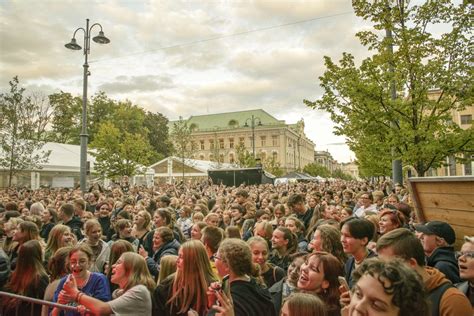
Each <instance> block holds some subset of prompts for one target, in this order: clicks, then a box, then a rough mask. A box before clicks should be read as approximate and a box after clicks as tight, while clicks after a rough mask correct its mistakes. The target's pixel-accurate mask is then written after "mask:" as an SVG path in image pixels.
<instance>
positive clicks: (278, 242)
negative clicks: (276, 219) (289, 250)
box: [272, 229, 288, 249]
mask: <svg viewBox="0 0 474 316" xmlns="http://www.w3.org/2000/svg"><path fill="white" fill-rule="evenodd" d="M287 245H288V240H287V239H285V233H283V232H282V231H281V230H279V229H277V230H275V231H274V232H273V235H272V248H273V249H282V248H286V246H287Z"/></svg>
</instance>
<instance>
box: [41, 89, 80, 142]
mask: <svg viewBox="0 0 474 316" xmlns="http://www.w3.org/2000/svg"><path fill="white" fill-rule="evenodd" d="M49 103H50V105H51V107H52V108H53V109H54V115H53V117H52V121H51V132H50V133H49V134H50V135H49V137H48V140H50V141H53V142H57V143H63V144H75V145H78V144H79V142H80V140H79V134H80V132H81V113H82V99H81V98H80V97H78V96H76V97H74V96H73V95H72V94H70V93H67V92H63V91H61V92H59V93H53V94H51V95H49Z"/></svg>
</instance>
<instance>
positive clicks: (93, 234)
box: [87, 225, 102, 242]
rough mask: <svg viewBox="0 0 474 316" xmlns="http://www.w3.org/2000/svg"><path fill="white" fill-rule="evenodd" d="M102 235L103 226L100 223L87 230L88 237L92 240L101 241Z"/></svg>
mask: <svg viewBox="0 0 474 316" xmlns="http://www.w3.org/2000/svg"><path fill="white" fill-rule="evenodd" d="M100 237H102V228H101V226H100V225H94V226H92V228H90V229H89V230H88V231H87V238H88V239H89V240H90V241H92V242H97V241H99V239H100Z"/></svg>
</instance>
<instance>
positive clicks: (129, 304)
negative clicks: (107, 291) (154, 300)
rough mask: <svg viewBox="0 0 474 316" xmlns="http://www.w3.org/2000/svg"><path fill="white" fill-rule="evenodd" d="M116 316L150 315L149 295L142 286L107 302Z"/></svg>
mask: <svg viewBox="0 0 474 316" xmlns="http://www.w3.org/2000/svg"><path fill="white" fill-rule="evenodd" d="M107 304H109V306H110V308H111V309H112V312H114V314H115V315H117V316H126V315H130V316H131V315H151V308H152V307H151V294H150V291H148V289H147V287H146V286H144V285H141V284H140V285H135V286H134V287H132V288H131V289H129V290H128V291H126V292H125V293H123V294H122V295H121V296H119V297H117V298H116V299H114V300H112V301H110V302H107Z"/></svg>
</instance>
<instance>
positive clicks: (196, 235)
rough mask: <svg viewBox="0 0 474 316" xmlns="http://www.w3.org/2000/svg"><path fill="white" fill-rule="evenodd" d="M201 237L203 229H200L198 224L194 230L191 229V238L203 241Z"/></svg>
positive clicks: (194, 226)
mask: <svg viewBox="0 0 474 316" xmlns="http://www.w3.org/2000/svg"><path fill="white" fill-rule="evenodd" d="M201 237H202V233H201V228H199V226H198V225H197V224H194V225H193V228H191V238H192V239H198V240H201Z"/></svg>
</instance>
